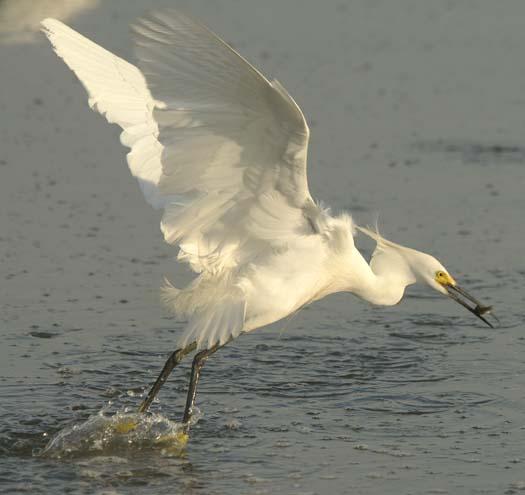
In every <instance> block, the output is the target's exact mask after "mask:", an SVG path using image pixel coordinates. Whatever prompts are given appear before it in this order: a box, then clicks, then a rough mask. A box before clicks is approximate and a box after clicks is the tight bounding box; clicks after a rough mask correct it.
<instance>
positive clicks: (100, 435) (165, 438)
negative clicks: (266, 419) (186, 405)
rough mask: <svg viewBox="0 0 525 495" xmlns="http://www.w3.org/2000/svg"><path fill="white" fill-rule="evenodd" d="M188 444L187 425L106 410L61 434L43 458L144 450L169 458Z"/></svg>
mask: <svg viewBox="0 0 525 495" xmlns="http://www.w3.org/2000/svg"><path fill="white" fill-rule="evenodd" d="M194 418H195V419H193V421H192V423H194V422H195V421H196V420H197V419H198V415H195V416H194ZM187 442H188V434H187V433H186V431H185V429H184V425H183V424H182V423H177V422H175V421H171V420H169V419H168V418H166V417H164V416H162V415H161V414H151V415H144V414H138V413H129V412H127V411H123V412H122V411H120V412H117V413H115V414H113V415H107V414H106V411H105V410H102V411H100V412H99V413H98V414H96V415H92V416H90V417H89V418H88V419H87V420H86V421H84V422H83V423H80V424H75V425H72V426H68V427H66V428H64V429H63V430H60V431H59V432H58V433H56V434H55V435H54V436H53V438H51V440H50V441H49V442H48V444H47V445H46V446H45V448H44V449H43V450H42V452H41V453H40V455H41V456H43V457H47V458H52V459H62V458H68V457H83V456H89V455H97V456H99V455H115V454H122V453H125V452H130V451H136V450H143V449H161V450H162V453H163V454H166V455H180V454H181V453H182V451H183V450H184V447H185V446H186V443H187Z"/></svg>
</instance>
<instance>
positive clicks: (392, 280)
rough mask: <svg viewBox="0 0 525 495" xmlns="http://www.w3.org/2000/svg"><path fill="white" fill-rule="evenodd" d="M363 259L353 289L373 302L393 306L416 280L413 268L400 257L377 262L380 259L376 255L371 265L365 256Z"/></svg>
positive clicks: (363, 297) (358, 294)
mask: <svg viewBox="0 0 525 495" xmlns="http://www.w3.org/2000/svg"><path fill="white" fill-rule="evenodd" d="M396 258H397V257H396ZM361 259H362V262H361V263H359V269H358V271H359V276H358V277H356V278H355V279H354V280H358V283H356V284H355V285H354V287H352V289H351V291H352V292H354V293H355V294H356V295H357V296H359V297H360V298H362V299H364V300H366V301H368V302H370V303H372V304H377V305H380V306H393V305H394V304H397V303H398V302H399V301H400V300H401V298H402V297H403V294H404V292H405V289H406V287H407V286H408V285H411V284H413V283H415V282H416V277H415V275H414V274H413V272H412V270H411V269H410V267H409V266H408V265H407V264H406V263H405V262H404V260H402V259H400V258H397V259H389V260H388V261H387V262H386V263H377V261H379V260H378V259H377V257H376V260H374V261H376V263H374V262H372V263H371V265H369V264H368V263H366V261H365V260H364V258H362V257H361ZM385 261H386V260H385Z"/></svg>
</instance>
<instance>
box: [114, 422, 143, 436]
mask: <svg viewBox="0 0 525 495" xmlns="http://www.w3.org/2000/svg"><path fill="white" fill-rule="evenodd" d="M137 426H138V423H137V422H136V421H135V420H133V419H124V420H122V421H120V422H118V423H117V424H116V425H113V429H114V430H115V431H116V432H117V433H123V434H125V433H129V432H130V431H133V430H134V429H135V428H136V427H137Z"/></svg>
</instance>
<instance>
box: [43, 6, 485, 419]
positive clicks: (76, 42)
mask: <svg viewBox="0 0 525 495" xmlns="http://www.w3.org/2000/svg"><path fill="white" fill-rule="evenodd" d="M42 25H43V29H44V32H45V34H46V35H47V37H48V38H49V40H50V41H51V43H52V45H53V47H54V49H55V51H56V53H57V54H58V55H59V56H60V57H61V58H62V59H63V60H64V62H65V63H66V64H67V65H68V66H69V67H70V68H71V69H72V70H73V71H74V72H75V74H76V75H77V76H78V78H79V79H80V81H81V82H82V84H83V85H84V87H85V88H86V90H87V92H88V95H89V105H90V106H91V108H93V109H95V110H97V111H98V112H100V113H101V114H103V115H104V116H105V117H106V119H107V120H108V121H109V122H112V123H116V124H118V125H119V126H120V127H121V128H122V134H121V142H122V143H123V144H124V145H125V146H128V147H129V148H131V151H130V152H129V153H128V155H127V161H128V165H129V168H130V170H131V173H132V174H133V175H134V176H135V177H137V179H138V180H139V183H140V186H141V188H142V191H143V193H144V196H145V198H146V200H147V201H148V202H149V203H150V204H151V205H152V206H154V207H155V208H161V209H163V210H164V214H163V217H162V221H161V230H162V232H163V234H164V238H165V240H166V242H168V243H169V244H172V245H177V246H178V247H179V254H178V259H179V260H180V261H184V262H187V263H189V264H190V266H191V268H192V269H193V270H194V271H195V272H197V274H198V275H197V276H196V278H195V279H194V280H193V281H192V282H191V283H190V284H189V285H188V286H187V287H185V288H182V289H177V288H175V287H173V286H172V285H171V284H169V283H168V284H166V286H165V287H164V288H163V300H164V301H165V302H166V303H167V304H168V306H169V307H170V308H171V309H173V310H174V311H175V312H176V313H177V314H179V315H180V316H182V317H185V318H186V319H187V321H188V323H187V325H186V327H185V330H184V332H183V333H182V334H181V335H180V336H179V338H178V341H177V342H176V344H175V347H176V351H175V352H174V353H173V354H172V355H171V356H170V359H168V361H167V363H166V365H165V367H164V369H163V371H162V373H161V375H160V376H159V378H158V379H157V382H156V383H155V385H154V387H153V389H152V390H151V392H150V393H149V394H148V397H147V398H146V399H145V401H144V402H143V404H142V405H141V409H140V410H141V411H145V410H147V408H148V407H149V405H150V404H151V401H152V400H153V398H154V397H155V395H156V393H157V392H158V389H160V386H161V385H162V384H163V383H164V381H165V380H166V378H167V376H168V375H169V373H170V372H171V369H172V368H173V367H174V366H175V365H176V364H177V363H178V362H179V361H180V359H182V357H184V356H185V355H186V354H188V353H189V352H191V351H193V350H197V351H199V352H198V353H197V355H196V357H195V359H194V363H193V369H192V379H191V380H190V389H189V391H188V401H187V404H186V410H185V414H184V420H185V421H186V422H187V421H188V420H189V418H190V416H191V410H192V408H193V401H194V399H195V388H196V384H197V380H198V377H199V372H200V368H201V366H202V364H203V363H204V361H205V360H206V359H207V357H208V356H209V355H210V354H211V353H213V352H215V350H217V349H218V348H219V347H221V346H223V345H224V344H226V343H227V342H228V341H230V340H231V339H233V338H235V337H237V336H238V335H240V334H241V333H243V332H248V331H251V330H254V329H256V328H259V327H261V326H264V325H267V324H270V323H272V322H274V321H277V320H279V319H281V318H284V317H285V316H287V315H289V314H291V313H293V312H295V311H297V310H298V309H299V308H301V307H302V306H304V305H306V304H308V303H310V302H312V301H314V300H317V299H320V298H322V297H324V296H326V295H328V294H331V293H334V292H340V291H347V292H352V293H354V294H356V295H358V296H359V297H361V298H363V299H366V300H368V301H370V302H372V303H374V304H381V305H393V304H396V303H398V302H399V301H400V299H401V298H402V296H403V293H404V290H405V288H406V286H408V285H410V284H413V283H415V282H424V283H426V284H427V285H430V286H431V287H433V288H434V289H436V290H438V291H439V292H441V293H443V294H447V295H450V297H452V298H454V299H455V300H457V301H458V302H460V303H461V304H463V305H464V306H465V307H467V309H469V310H470V311H471V312H473V313H474V314H476V316H478V317H479V318H480V319H482V320H483V321H485V322H486V323H487V324H489V325H490V323H489V322H488V321H487V320H486V319H485V318H484V316H483V314H485V313H487V312H488V311H489V308H488V307H485V306H482V305H480V304H479V303H478V302H477V301H476V300H475V299H474V298H473V297H472V296H470V295H469V294H467V293H466V292H465V291H464V290H463V289H460V288H459V287H458V285H457V284H456V282H455V280H454V279H453V278H452V276H450V275H449V273H448V272H447V270H446V269H445V268H444V267H443V265H442V264H441V263H440V262H439V261H438V260H437V259H435V258H434V257H432V256H430V255H428V254H425V253H421V252H419V251H415V250H413V249H409V248H405V247H403V246H400V245H398V244H395V243H393V242H391V241H387V240H386V239H384V238H382V237H381V236H380V235H379V234H378V233H377V232H373V231H370V230H368V229H364V228H361V227H358V228H359V229H360V230H362V231H363V232H364V233H365V234H367V235H369V236H370V237H372V238H374V239H375V240H376V241H377V248H376V251H375V253H374V255H373V258H372V261H371V263H370V265H369V264H368V263H367V262H366V260H365V259H364V258H363V256H362V255H361V254H360V252H359V251H358V250H357V249H356V247H355V245H354V233H355V230H356V226H355V225H354V223H353V221H352V218H351V216H350V215H348V214H341V215H339V216H332V215H330V213H329V211H327V210H325V209H322V208H320V207H319V205H318V204H317V203H315V202H314V200H313V199H312V197H311V195H310V192H309V190H308V182H307V174H306V162H307V151H308V137H309V129H308V125H307V123H306V120H305V118H304V116H303V114H302V112H301V110H300V108H299V107H298V105H297V104H296V103H295V101H294V100H293V98H292V97H291V96H290V95H289V94H288V92H287V91H286V89H285V88H284V87H283V86H282V85H281V84H280V83H279V82H278V81H276V80H268V79H266V78H265V77H264V76H263V75H262V74H261V73H260V72H259V71H258V70H257V69H255V68H254V67H253V66H251V65H250V64H249V63H248V62H247V61H246V60H245V59H244V58H242V57H241V56H240V55H239V54H238V53H237V52H235V51H234V50H233V49H232V48H231V47H230V46H228V45H227V44H226V43H225V42H224V41H222V40H221V39H220V38H218V37H217V36H216V35H215V34H213V33H212V32H211V31H209V30H208V29H207V28H206V27H205V26H203V25H201V24H200V23H198V22H196V21H194V20H192V19H191V18H189V17H188V16H186V15H184V14H181V13H180V12H177V11H173V10H170V11H164V12H161V13H152V14H150V15H149V16H147V17H145V18H143V19H141V20H139V21H138V23H137V24H136V25H135V26H134V27H133V31H134V37H135V46H136V54H137V58H138V67H136V66H134V65H132V64H130V63H128V62H126V61H125V60H123V59H121V58H119V57H117V56H116V55H114V54H112V53H110V52H108V51H107V50H105V49H104V48H102V47H100V46H99V45H97V44H95V43H93V42H92V41H89V40H88V39H87V38H85V37H84V36H82V35H81V34H79V33H77V32H76V31H74V30H72V29H71V28H69V27H67V26H66V25H64V24H63V23H61V22H60V21H58V20H55V19H45V20H44V21H42ZM458 294H459V295H461V296H462V297H461V298H460V297H459V295H458ZM467 301H470V302H471V303H473V304H474V306H471V305H470V304H468V302H467Z"/></svg>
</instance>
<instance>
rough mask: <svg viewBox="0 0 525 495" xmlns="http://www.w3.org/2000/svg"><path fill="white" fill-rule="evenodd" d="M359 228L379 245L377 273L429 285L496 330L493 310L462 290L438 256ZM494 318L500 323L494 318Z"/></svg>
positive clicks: (375, 262) (375, 260)
mask: <svg viewBox="0 0 525 495" xmlns="http://www.w3.org/2000/svg"><path fill="white" fill-rule="evenodd" d="M358 229H359V230H360V231H362V232H363V233H365V234H367V235H368V236H370V237H372V238H373V239H375V240H376V242H377V247H376V250H375V252H374V254H373V257H372V261H371V266H372V268H373V269H374V271H375V272H379V273H380V272H383V273H387V272H392V271H396V274H398V275H399V274H401V275H402V277H405V279H406V281H407V285H408V284H410V283H414V282H420V283H424V284H426V285H429V286H430V287H432V288H433V289H434V290H436V291H438V292H439V293H440V294H443V295H445V296H448V297H450V298H451V299H453V300H454V301H456V302H457V303H458V304H461V305H462V306H463V307H465V308H466V309H467V310H468V311H470V312H471V313H472V314H474V315H476V316H477V317H478V318H479V319H480V320H482V321H483V322H485V323H486V324H487V325H488V326H489V327H491V328H493V326H492V324H491V323H490V322H489V321H488V320H487V319H486V318H485V316H484V315H488V314H489V313H490V312H491V311H492V307H491V306H485V305H483V304H481V303H480V302H479V301H478V300H477V299H475V298H474V297H473V296H471V295H470V294H469V293H468V292H467V291H466V290H465V289H463V288H462V287H460V286H459V285H458V283H457V282H456V280H455V279H454V277H452V275H450V273H449V272H448V270H447V269H446V268H445V267H444V266H443V265H442V264H441V262H440V261H439V260H437V259H436V258H434V256H431V255H430V254H426V253H422V252H421V251H416V250H415V249H411V248H408V247H405V246H401V245H400V244H396V243H395V242H392V241H389V240H387V239H385V238H384V237H382V236H381V235H380V234H379V233H378V232H377V231H375V232H374V231H372V230H371V229H368V228H363V227H358ZM492 316H493V317H494V318H495V319H496V320H497V318H496V317H495V316H494V315H492Z"/></svg>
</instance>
